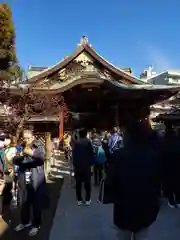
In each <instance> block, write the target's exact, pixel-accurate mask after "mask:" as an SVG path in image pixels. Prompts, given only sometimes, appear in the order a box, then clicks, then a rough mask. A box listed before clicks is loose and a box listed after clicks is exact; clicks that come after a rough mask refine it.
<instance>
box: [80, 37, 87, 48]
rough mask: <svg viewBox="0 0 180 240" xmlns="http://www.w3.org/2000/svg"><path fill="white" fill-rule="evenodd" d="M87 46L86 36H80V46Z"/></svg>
mask: <svg viewBox="0 0 180 240" xmlns="http://www.w3.org/2000/svg"><path fill="white" fill-rule="evenodd" d="M86 44H88V38H87V37H86V36H82V37H81V40H80V44H79V45H80V46H83V45H86Z"/></svg>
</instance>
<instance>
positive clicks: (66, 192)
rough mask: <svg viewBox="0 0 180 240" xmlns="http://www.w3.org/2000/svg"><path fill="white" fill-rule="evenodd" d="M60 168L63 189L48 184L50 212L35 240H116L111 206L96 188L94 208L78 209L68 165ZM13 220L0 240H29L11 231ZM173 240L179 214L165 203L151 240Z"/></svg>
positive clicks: (178, 230) (58, 183) (13, 217)
mask: <svg viewBox="0 0 180 240" xmlns="http://www.w3.org/2000/svg"><path fill="white" fill-rule="evenodd" d="M59 165H61V166H58V168H57V169H56V170H55V173H56V176H59V177H60V176H62V175H63V176H64V177H65V179H64V184H63V188H62V190H61V184H62V180H61V179H60V178H58V179H54V181H52V182H51V183H49V190H50V196H51V203H52V204H51V208H50V209H49V210H48V211H47V212H46V213H45V215H44V218H43V225H42V228H41V230H40V232H39V234H38V235H37V236H36V237H33V239H38V240H59V239H61V240H80V239H86V240H101V239H103V240H109V239H111V240H116V230H115V228H114V226H113V223H112V205H102V204H99V203H98V202H97V196H98V189H97V188H93V194H92V205H91V206H90V207H84V206H82V207H78V206H77V205H76V201H75V190H74V188H72V186H71V184H70V177H69V175H68V174H69V168H68V164H66V163H62V162H61V163H60V164H59ZM57 171H58V172H57ZM60 192H61V194H60ZM59 196H60V197H59ZM55 212H56V213H55ZM53 218H54V220H53ZM11 220H12V224H11V225H9V228H8V230H7V231H6V233H5V234H4V235H3V236H0V239H2V240H10V239H13V240H16V239H18V240H21V239H22V240H24V239H28V237H27V233H26V232H22V233H21V234H17V233H15V232H14V231H13V229H12V227H13V226H14V225H15V224H16V223H17V222H18V211H16V212H13V213H12V215H11ZM2 226H3V223H2V222H0V232H1V227H2ZM171 239H173V240H179V239H180V210H177V209H170V208H168V207H167V204H165V203H164V205H163V206H162V209H161V212H160V214H159V217H158V219H157V221H156V223H155V224H154V225H153V226H152V227H151V229H150V236H149V240H171Z"/></svg>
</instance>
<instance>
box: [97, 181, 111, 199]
mask: <svg viewBox="0 0 180 240" xmlns="http://www.w3.org/2000/svg"><path fill="white" fill-rule="evenodd" d="M98 200H99V202H100V203H102V204H112V203H114V191H113V189H112V187H111V186H109V185H107V184H106V180H105V179H102V180H101V182H100V186H99V197H98Z"/></svg>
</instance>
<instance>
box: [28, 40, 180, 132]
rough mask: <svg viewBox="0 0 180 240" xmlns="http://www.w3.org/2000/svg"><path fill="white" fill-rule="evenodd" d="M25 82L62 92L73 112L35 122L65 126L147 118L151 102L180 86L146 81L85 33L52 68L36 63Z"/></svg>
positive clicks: (50, 91)
mask: <svg viewBox="0 0 180 240" xmlns="http://www.w3.org/2000/svg"><path fill="white" fill-rule="evenodd" d="M24 86H27V87H28V86H31V87H33V88H34V89H35V91H37V92H41V93H43V94H52V95H58V94H62V95H63V97H64V100H65V102H66V104H67V106H68V109H69V112H70V116H69V118H68V120H67V121H66V122H65V123H64V120H63V113H62V114H61V117H60V119H59V118H57V117H52V118H51V119H39V120H38V119H37V118H36V119H34V120H33V119H32V120H31V121H32V122H33V123H34V124H39V123H40V124H41V126H42V123H44V122H46V124H47V123H48V124H52V123H53V124H56V126H57V124H58V125H59V122H60V126H61V127H60V129H61V130H60V132H61V133H62V131H63V130H62V128H63V126H64V128H65V129H73V128H76V127H86V128H88V129H92V128H94V127H95V128H99V129H110V128H112V127H113V126H117V125H121V124H124V123H125V122H126V121H127V120H129V119H133V118H139V119H142V118H146V117H147V116H148V114H149V106H150V105H152V104H154V103H156V102H158V101H162V100H164V99H167V98H169V97H171V96H172V95H175V94H176V93H177V92H178V91H179V88H178V87H167V86H166V87H165V86H162V85H161V86H154V85H147V84H144V83H143V82H142V81H141V80H140V79H138V78H136V77H135V76H133V75H132V70H131V69H130V68H127V69H121V68H118V67H116V66H114V65H112V64H111V63H109V62H108V61H107V60H106V59H104V58H103V57H102V56H101V55H99V54H98V53H97V51H96V50H95V49H94V48H93V47H92V45H90V44H89V43H88V39H87V38H86V37H82V38H81V40H80V43H79V44H78V46H77V48H76V50H75V52H74V53H73V54H72V55H71V56H67V57H65V58H64V59H63V60H62V61H60V62H59V63H57V64H56V65H54V66H52V67H50V68H45V67H42V68H38V67H36V68H35V67H34V68H33V67H32V68H31V72H29V77H28V80H27V81H26V82H25V83H24Z"/></svg>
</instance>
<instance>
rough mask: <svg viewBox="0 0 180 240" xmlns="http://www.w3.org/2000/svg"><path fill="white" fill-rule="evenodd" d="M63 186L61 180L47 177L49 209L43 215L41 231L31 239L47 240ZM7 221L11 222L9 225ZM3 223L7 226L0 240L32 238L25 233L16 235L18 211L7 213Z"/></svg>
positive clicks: (0, 223)
mask: <svg viewBox="0 0 180 240" xmlns="http://www.w3.org/2000/svg"><path fill="white" fill-rule="evenodd" d="M62 186H63V178H54V177H51V178H50V177H49V179H48V191H49V195H50V201H51V204H50V208H49V209H48V210H46V211H45V212H44V214H43V223H42V226H41V229H40V231H39V233H38V234H37V236H34V237H33V239H35V240H36V239H38V240H41V239H42V240H48V239H49V235H50V230H51V227H52V224H53V218H54V215H55V212H56V208H57V204H58V200H59V197H60V194H61V189H62ZM9 220H11V222H10V223H9ZM4 221H5V222H6V223H7V224H8V225H9V226H8V229H7V230H6V231H5V233H4V234H3V235H2V236H0V239H1V240H11V239H13V240H24V239H30V238H32V237H28V236H27V231H22V232H21V233H16V232H15V231H14V230H13V228H14V227H15V226H16V225H17V224H18V223H19V209H18V208H17V209H13V210H12V211H11V213H7V214H6V216H4ZM5 222H4V223H3V222H0V225H2V224H5Z"/></svg>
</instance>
